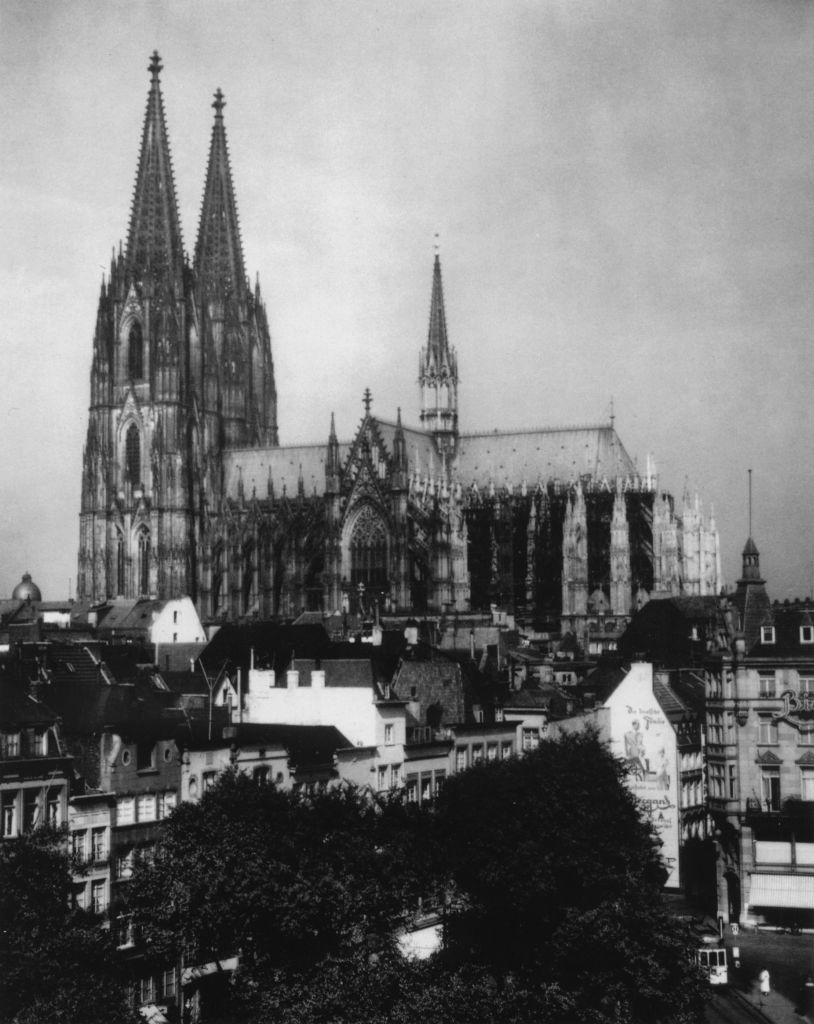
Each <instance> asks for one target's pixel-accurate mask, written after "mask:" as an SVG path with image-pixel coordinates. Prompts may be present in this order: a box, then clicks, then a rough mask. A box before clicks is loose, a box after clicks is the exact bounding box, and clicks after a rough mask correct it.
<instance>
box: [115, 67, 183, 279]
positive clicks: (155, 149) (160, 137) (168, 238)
mask: <svg viewBox="0 0 814 1024" xmlns="http://www.w3.org/2000/svg"><path fill="white" fill-rule="evenodd" d="M161 68H162V65H161V60H160V58H159V56H158V53H157V52H154V53H153V56H152V58H151V60H150V66H149V71H150V76H151V80H150V93H149V95H148V97H147V112H146V114H145V115H144V130H143V132H142V136H141V153H140V155H139V162H138V171H137V172H136V186H135V190H134V193H133V205H132V210H131V213H130V228H129V231H128V234H127V260H126V264H127V269H128V271H129V275H130V277H131V279H135V280H137V281H143V282H146V281H147V280H148V279H152V280H154V281H158V280H166V278H167V277H169V278H171V279H176V280H180V278H181V276H182V274H183V269H184V246H183V240H182V237H181V222H180V219H179V217H178V203H177V200H176V197H175V180H174V178H173V172H172V160H171V157H170V144H169V137H168V135H167V125H166V120H165V118H164V101H163V98H162V96H161V87H160V83H159V74H160V72H161Z"/></svg>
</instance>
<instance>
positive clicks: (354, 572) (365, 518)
mask: <svg viewBox="0 0 814 1024" xmlns="http://www.w3.org/2000/svg"><path fill="white" fill-rule="evenodd" d="M387 569H388V566H387V527H386V525H385V523H384V522H383V520H382V518H381V517H380V516H379V515H378V514H377V513H376V511H375V510H374V509H373V508H372V507H371V506H370V505H364V506H363V507H362V509H361V511H360V512H359V515H358V516H357V518H356V522H355V523H354V524H353V532H352V533H351V538H350V581H351V585H352V586H354V587H356V586H358V585H359V584H360V583H363V584H364V586H365V587H366V588H367V589H368V590H371V589H372V590H382V589H384V588H385V587H386V586H387Z"/></svg>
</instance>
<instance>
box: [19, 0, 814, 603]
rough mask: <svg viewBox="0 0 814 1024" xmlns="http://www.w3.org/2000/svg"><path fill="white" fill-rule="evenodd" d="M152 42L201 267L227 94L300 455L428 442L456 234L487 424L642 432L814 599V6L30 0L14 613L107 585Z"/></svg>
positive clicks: (475, 385) (638, 0)
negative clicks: (108, 442)
mask: <svg viewBox="0 0 814 1024" xmlns="http://www.w3.org/2000/svg"><path fill="white" fill-rule="evenodd" d="M154 49H158V51H159V53H160V54H161V58H162V61H163V63H164V71H163V73H162V89H163V94H164V101H165V108H166V114H167V123H168V128H169V133H170V142H171V147H172V155H173V162H174V167H175V178H176V187H177V192H178V198H179V203H180V210H181V219H182V223H183V229H184V242H185V246H186V248H187V250H188V251H191V250H192V249H193V248H194V241H195V232H196V230H197V221H198V215H199V209H200V200H201V195H202V191H203V184H204V173H205V167H206V159H207V153H208V146H209V137H210V131H211V124H212V117H213V111H212V109H211V106H210V104H211V102H212V94H213V92H214V90H215V89H216V88H218V87H220V88H222V89H223V92H224V94H225V97H226V101H227V106H226V110H225V119H226V130H227V134H228V138H229V143H230V151H231V157H232V170H233V175H234V180H235V187H236V191H237V202H238V211H239V217H240V223H241V229H242V235H243V243H244V254H245V259H246V267H247V272H248V273H249V274H250V276H251V278H252V279H254V276H255V274H256V273H259V276H260V282H261V287H262V289H263V293H264V296H265V299H266V303H267V307H268V314H269V320H270V325H271V330H272V344H273V354H274V360H275V368H276V379H277V390H278V395H279V425H280V439H281V442H282V443H284V444H285V443H293V442H321V441H324V440H326V439H327V435H328V429H329V425H330V413H331V410H334V411H335V412H336V423H337V430H338V433H339V434H340V436H341V437H349V436H350V435H351V434H352V433H353V432H354V430H355V429H356V426H357V423H358V420H359V418H360V416H361V413H362V392H363V390H364V388H365V387H366V386H369V387H370V388H371V390H372V392H373V411H374V412H375V413H378V414H380V415H381V416H383V417H393V416H394V415H395V410H396V407H397V406H399V405H400V406H401V407H402V415H403V418H404V421H405V423H407V424H417V423H418V387H417V383H416V377H417V368H418V351H419V348H420V346H421V345H422V344H423V343H424V341H425V337H426V331H427V321H428V313H429V301H430V287H431V272H432V259H433V244H434V236H435V233H436V232H437V233H438V234H439V236H440V246H441V259H442V265H443V271H444V288H445V297H446V307H447V322H448V327H449V333H450V339H451V342H452V344H454V345H455V347H456V348H457V351H458V366H459V372H460V376H461V387H460V425H461V428H462V429H463V430H465V431H468V430H478V429H492V428H495V427H498V428H502V429H508V428H512V427H542V426H563V425H579V424H595V423H598V422H604V421H607V419H608V416H609V411H610V407H611V400H613V406H614V408H615V414H616V426H617V429H618V431H619V434H620V436H621V438H622V441H623V443H624V444H625V446H626V448H627V449H628V451H629V452H630V454H631V455H632V456H634V457H636V458H637V459H638V462H639V465H640V466H641V467H642V469H643V468H644V464H645V460H646V457H647V454H648V452H652V453H653V455H654V457H655V459H656V463H657V466H658V468H659V471H660V481H661V483H662V485H663V486H665V487H667V488H668V489H670V490H671V491H672V492H673V493H674V494H676V495H677V496H678V498H679V499H680V498H681V495H682V494H683V492H684V489H685V486H687V487H689V489H690V490H691V491H692V492H693V493H694V492H695V491H696V490H697V491H698V493H699V494H700V496H701V499H702V501H703V505H704V508H705V509H706V510H707V511H708V510H709V509H710V507H711V506H714V510H715V515H716V519H717V523H718V527H719V530H720V533H721V540H722V547H723V555H724V574H725V578H726V581H727V582H728V583H730V584H731V583H732V582H733V581H734V580H735V579H736V578H737V576H738V575H739V570H740V552H741V550H742V548H743V544H744V542H745V540H746V537H747V533H748V518H747V470H748V469H749V468H750V467H751V468H752V469H753V470H754V478H753V479H754V513H753V535H754V538H755V540H756V542H757V545H758V548H759V549H760V552H761V567H762V569H763V573H764V576H766V578H767V580H768V584H769V592H770V594H771V595H772V597H776V598H781V599H782V598H786V597H794V596H798V595H799V596H804V595H805V594H808V593H810V591H811V587H812V577H814V538H813V537H812V519H813V518H814V517H812V511H811V510H812V503H813V502H814V459H812V442H813V441H814V413H812V407H813V404H812V395H814V370H813V369H812V328H813V327H814V109H812V108H813V107H814V60H812V55H813V54H814V4H811V3H808V2H804V0H800V2H791V0H786V2H784V0H766V2H756V0H755V2H749V0H731V2H729V0H716V2H715V3H710V2H709V0H699V2H695V0H673V2H658V0H614V2H611V3H609V2H608V0H561V2H558V0H535V2H527V3H524V2H513V0H502V2H499V3H498V2H494V3H492V2H485V0H474V2H473V0H460V2H452V0H431V2H424V0H421V2H418V0H415V2H413V0H400V2H398V3H394V2H385V0H382V2H378V3H377V2H373V0H356V2H354V0H345V2H342V3H339V2H328V0H319V2H312V0H290V2H268V0H261V2H255V0H247V2H240V0H231V2H226V0H196V2H184V0H173V2H172V3H165V2H155V3H151V2H138V0H127V2H126V3H123V2H117V0H113V2H110V0H108V2H82V0H72V2H70V3H65V2H64V0H38V2H36V3H32V2H30V0H0V60H1V61H2V67H3V70H4V73H3V84H2V87H1V88H2V94H3V118H2V123H1V124H0V188H1V189H2V194H1V195H0V238H2V247H1V251H0V300H2V311H3V312H2V316H0V352H2V386H3V402H2V406H1V407H0V416H2V425H3V439H4V444H3V460H4V466H3V468H2V471H1V472H0V596H3V597H5V596H9V595H10V593H11V590H12V588H13V586H14V585H15V583H16V582H17V581H18V580H19V578H20V576H21V574H22V573H23V572H24V571H25V570H29V571H30V572H31V573H32V575H33V577H34V579H35V580H36V581H37V582H38V583H39V584H40V586H41V588H42V590H43V596H44V597H45V598H48V599H56V598H63V597H65V596H66V595H67V593H68V590H69V587H70V589H71V592H72V593H73V592H74V591H75V586H76V551H77V546H78V533H79V520H78V513H79V498H80V483H81V465H82V445H83V442H84V436H85V431H86V427H87V406H88V400H89V370H90V362H91V346H92V337H93V329H94V322H95V314H96V305H97V301H98V292H99V284H100V281H101V277H102V273H103V271H104V270H105V269H106V268H107V266H108V264H109V260H110V252H111V248H112V246H114V245H117V244H118V242H119V239H123V238H124V237H126V231H127V221H128V213H129V204H130V197H131V192H132V187H133V182H134V180H135V172H136V161H137V157H138V149H139V143H140V135H141V126H142V121H143V116H144V109H145V105H146V99H147V91H148V87H149V75H148V72H147V64H148V60H149V56H150V54H151V52H152V51H153V50H154Z"/></svg>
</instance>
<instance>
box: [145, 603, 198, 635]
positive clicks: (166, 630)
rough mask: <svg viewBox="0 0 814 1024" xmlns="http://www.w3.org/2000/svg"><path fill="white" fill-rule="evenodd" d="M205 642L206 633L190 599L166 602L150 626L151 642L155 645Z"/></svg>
mask: <svg viewBox="0 0 814 1024" xmlns="http://www.w3.org/2000/svg"><path fill="white" fill-rule="evenodd" d="M205 641H206V633H205V631H204V628H203V626H202V625H201V620H200V618H199V617H198V612H197V611H196V610H195V605H194V604H193V603H192V599H191V598H189V597H178V598H173V599H172V600H170V601H166V602H165V604H164V607H163V608H162V609H161V611H160V612H158V613H157V614H156V616H155V618H154V619H153V622H152V625H151V626H150V642H151V643H154V644H173V643H179V644H193V643H204V642H205Z"/></svg>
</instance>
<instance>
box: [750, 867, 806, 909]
mask: <svg viewBox="0 0 814 1024" xmlns="http://www.w3.org/2000/svg"><path fill="white" fill-rule="evenodd" d="M749 905H750V906H752V907H788V908H789V909H791V910H814V875H752V890H751V892H750V893H749Z"/></svg>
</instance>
